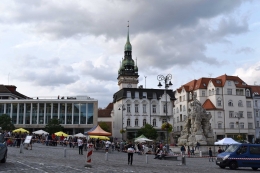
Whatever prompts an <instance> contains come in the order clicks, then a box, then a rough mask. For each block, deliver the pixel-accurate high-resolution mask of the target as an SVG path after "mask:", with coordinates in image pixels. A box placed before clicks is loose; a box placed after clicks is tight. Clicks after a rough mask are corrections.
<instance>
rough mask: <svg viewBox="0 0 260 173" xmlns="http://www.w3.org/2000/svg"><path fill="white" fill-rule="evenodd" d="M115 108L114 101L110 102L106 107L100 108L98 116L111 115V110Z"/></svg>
mask: <svg viewBox="0 0 260 173" xmlns="http://www.w3.org/2000/svg"><path fill="white" fill-rule="evenodd" d="M112 110H113V103H109V104H108V105H107V107H106V108H105V109H99V110H98V117H103V118H105V117H107V118H109V117H111V112H112Z"/></svg>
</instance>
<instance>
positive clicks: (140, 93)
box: [111, 31, 175, 140]
mask: <svg viewBox="0 0 260 173" xmlns="http://www.w3.org/2000/svg"><path fill="white" fill-rule="evenodd" d="M138 77H139V75H138V67H137V63H136V62H135V61H134V60H133V59H132V45H131V44H130V40H129V31H128V34H127V42H126V44H125V50H124V59H123V60H122V63H120V68H119V70H118V78H117V79H118V86H119V91H118V92H116V93H115V94H114V95H113V111H112V113H111V114H112V129H113V130H112V131H113V137H114V138H115V139H118V140H127V139H132V138H135V137H137V136H136V135H137V131H138V130H139V129H140V128H142V127H143V126H144V125H145V124H151V125H152V126H153V127H154V128H155V129H156V130H157V132H158V134H159V138H158V139H159V140H165V138H166V135H165V134H166V132H165V131H163V130H161V126H162V124H163V123H164V122H166V121H168V122H169V123H171V124H172V123H173V116H172V115H173V114H172V110H173V100H174V99H175V98H174V92H173V91H172V90H167V92H166V93H167V94H166V93H165V90H162V89H146V88H143V87H142V86H139V87H138ZM166 110H167V111H166ZM120 132H121V133H120ZM122 132H124V133H122Z"/></svg>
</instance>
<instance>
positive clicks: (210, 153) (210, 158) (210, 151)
mask: <svg viewBox="0 0 260 173" xmlns="http://www.w3.org/2000/svg"><path fill="white" fill-rule="evenodd" d="M210 160H211V161H212V162H213V155H212V150H211V148H210V147H209V162H210Z"/></svg>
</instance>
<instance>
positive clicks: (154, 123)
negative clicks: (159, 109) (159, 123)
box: [153, 119, 156, 127]
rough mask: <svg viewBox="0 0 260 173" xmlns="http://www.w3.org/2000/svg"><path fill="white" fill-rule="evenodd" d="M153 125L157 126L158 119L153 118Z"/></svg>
mask: <svg viewBox="0 0 260 173" xmlns="http://www.w3.org/2000/svg"><path fill="white" fill-rule="evenodd" d="M153 126H154V127H156V119H153Z"/></svg>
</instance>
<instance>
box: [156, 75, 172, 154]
mask: <svg viewBox="0 0 260 173" xmlns="http://www.w3.org/2000/svg"><path fill="white" fill-rule="evenodd" d="M171 79H172V75H171V74H168V75H167V76H163V75H158V76H157V80H158V81H159V84H158V87H159V88H161V87H162V86H163V85H162V84H161V82H164V86H165V88H164V94H165V97H166V98H165V101H166V104H165V109H166V111H165V116H166V125H167V128H166V149H167V152H168V151H169V144H168V142H169V141H168V114H167V113H168V108H167V93H166V90H167V89H168V88H169V87H171V86H172V82H171Z"/></svg>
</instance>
